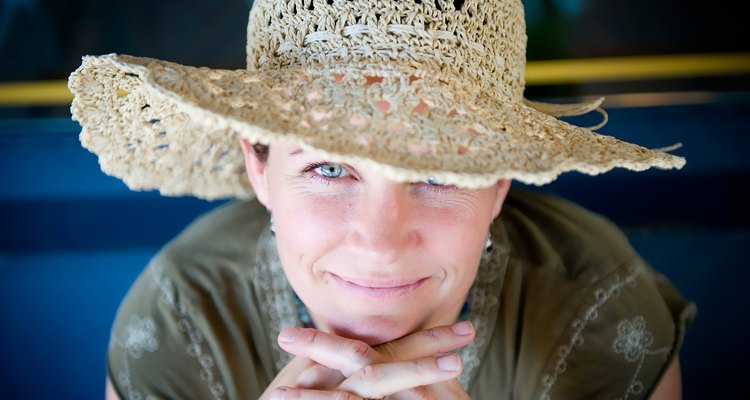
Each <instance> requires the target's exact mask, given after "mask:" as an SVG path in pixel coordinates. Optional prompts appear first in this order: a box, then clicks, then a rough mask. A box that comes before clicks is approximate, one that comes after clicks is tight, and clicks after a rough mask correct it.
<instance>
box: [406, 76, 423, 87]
mask: <svg viewBox="0 0 750 400" xmlns="http://www.w3.org/2000/svg"><path fill="white" fill-rule="evenodd" d="M420 79H422V78H420V77H418V76H416V75H412V76H410V77H409V84H410V85H411V84H412V83H414V81H418V80H420Z"/></svg>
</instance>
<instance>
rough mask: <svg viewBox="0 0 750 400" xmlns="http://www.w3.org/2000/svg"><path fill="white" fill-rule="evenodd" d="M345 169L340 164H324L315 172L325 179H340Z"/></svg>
mask: <svg viewBox="0 0 750 400" xmlns="http://www.w3.org/2000/svg"><path fill="white" fill-rule="evenodd" d="M343 171H344V169H343V168H341V165H339V164H322V165H319V166H318V167H316V168H315V172H316V173H318V174H319V175H320V176H322V177H325V178H331V179H334V178H339V177H341V174H342V173H343Z"/></svg>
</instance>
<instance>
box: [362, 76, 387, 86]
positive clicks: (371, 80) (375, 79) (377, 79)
mask: <svg viewBox="0 0 750 400" xmlns="http://www.w3.org/2000/svg"><path fill="white" fill-rule="evenodd" d="M381 82H383V77H382V76H369V75H365V86H371V85H374V84H376V83H381Z"/></svg>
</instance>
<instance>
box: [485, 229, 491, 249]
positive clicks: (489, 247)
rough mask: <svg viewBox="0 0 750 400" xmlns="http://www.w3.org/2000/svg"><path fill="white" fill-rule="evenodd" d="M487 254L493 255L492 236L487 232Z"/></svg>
mask: <svg viewBox="0 0 750 400" xmlns="http://www.w3.org/2000/svg"><path fill="white" fill-rule="evenodd" d="M484 252H485V254H490V253H492V234H491V233H489V232H487V240H486V241H485V242H484Z"/></svg>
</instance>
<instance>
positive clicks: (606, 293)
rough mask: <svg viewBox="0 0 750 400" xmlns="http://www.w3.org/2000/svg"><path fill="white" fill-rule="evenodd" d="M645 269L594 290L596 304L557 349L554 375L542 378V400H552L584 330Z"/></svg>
mask: <svg viewBox="0 0 750 400" xmlns="http://www.w3.org/2000/svg"><path fill="white" fill-rule="evenodd" d="M644 271H645V269H644V268H643V267H642V266H639V267H635V268H634V270H632V271H631V272H630V274H629V275H627V276H626V277H625V278H618V279H616V280H615V282H614V283H612V284H611V285H610V286H609V287H607V288H597V289H595V290H594V292H593V295H594V303H593V304H592V305H591V306H590V307H588V308H587V309H586V310H585V311H584V312H583V313H582V314H581V316H580V317H579V318H576V319H574V320H573V322H572V324H571V327H572V328H573V334H572V335H571V336H570V340H569V341H568V344H564V345H561V346H560V347H558V348H557V356H558V359H557V362H556V363H555V364H554V370H553V371H552V374H545V375H544V376H543V377H542V386H543V387H544V390H543V391H542V393H541V394H540V395H539V398H540V399H541V400H550V395H549V392H550V390H551V389H552V387H553V386H554V385H555V382H557V377H558V376H559V375H560V374H562V373H563V372H565V370H566V369H567V358H568V355H570V353H571V352H572V351H573V350H574V349H575V348H577V347H580V346H582V345H583V330H584V329H585V328H586V326H587V325H588V323H589V322H591V321H593V320H595V319H596V318H597V317H598V316H599V308H600V307H601V306H602V305H604V304H605V303H606V302H607V301H608V300H609V299H610V298H612V296H617V295H619V294H620V293H621V291H622V288H623V287H625V286H626V285H631V286H635V281H636V279H637V278H638V276H639V275H641V274H642V273H643V272H644Z"/></svg>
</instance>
